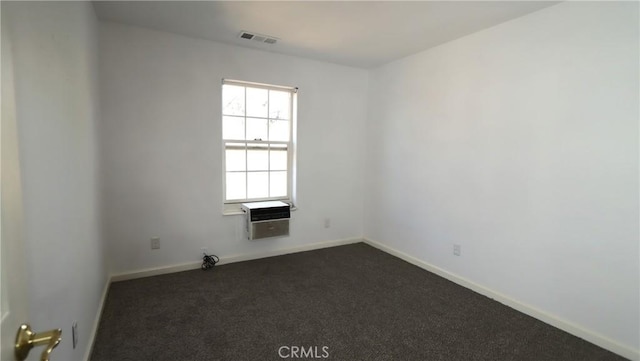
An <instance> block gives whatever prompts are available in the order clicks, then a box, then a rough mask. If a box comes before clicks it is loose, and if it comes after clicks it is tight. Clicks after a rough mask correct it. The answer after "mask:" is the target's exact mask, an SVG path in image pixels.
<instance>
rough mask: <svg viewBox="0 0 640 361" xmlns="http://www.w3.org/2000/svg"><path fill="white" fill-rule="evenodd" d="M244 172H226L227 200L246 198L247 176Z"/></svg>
mask: <svg viewBox="0 0 640 361" xmlns="http://www.w3.org/2000/svg"><path fill="white" fill-rule="evenodd" d="M246 174H247V173H245V172H237V173H235V172H234V173H227V200H231V199H245V198H247V197H246V196H247V193H246V192H247V178H246Z"/></svg>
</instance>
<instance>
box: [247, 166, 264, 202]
mask: <svg viewBox="0 0 640 361" xmlns="http://www.w3.org/2000/svg"><path fill="white" fill-rule="evenodd" d="M248 181H249V187H248V189H247V198H267V197H268V196H269V172H252V173H248Z"/></svg>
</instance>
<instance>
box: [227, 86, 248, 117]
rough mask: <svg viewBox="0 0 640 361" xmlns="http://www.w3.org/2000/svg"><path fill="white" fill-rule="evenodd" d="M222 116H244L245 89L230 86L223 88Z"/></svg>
mask: <svg viewBox="0 0 640 361" xmlns="http://www.w3.org/2000/svg"><path fill="white" fill-rule="evenodd" d="M222 114H224V115H244V87H242V86H236V85H228V84H224V85H223V86H222Z"/></svg>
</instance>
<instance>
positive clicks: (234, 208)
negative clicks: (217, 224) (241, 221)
mask: <svg viewBox="0 0 640 361" xmlns="http://www.w3.org/2000/svg"><path fill="white" fill-rule="evenodd" d="M283 202H285V203H289V202H288V201H283ZM296 210H298V207H296V206H295V205H291V211H292V212H293V211H296ZM222 215H223V216H239V215H244V212H243V211H242V208H240V204H225V205H224V208H223V210H222Z"/></svg>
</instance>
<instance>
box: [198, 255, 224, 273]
mask: <svg viewBox="0 0 640 361" xmlns="http://www.w3.org/2000/svg"><path fill="white" fill-rule="evenodd" d="M203 254H204V256H203V257H202V269H203V270H205V271H206V270H209V269H211V268H213V266H215V265H216V263H218V262H220V258H218V256H216V255H215V254H212V255H208V254H206V253H203Z"/></svg>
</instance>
